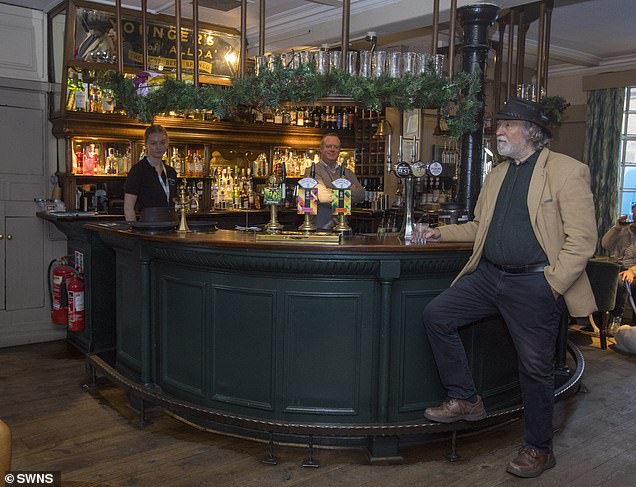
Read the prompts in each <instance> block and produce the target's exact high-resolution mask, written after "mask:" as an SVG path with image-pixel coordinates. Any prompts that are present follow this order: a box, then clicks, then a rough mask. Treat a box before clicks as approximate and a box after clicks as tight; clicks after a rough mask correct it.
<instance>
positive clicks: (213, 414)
mask: <svg viewBox="0 0 636 487" xmlns="http://www.w3.org/2000/svg"><path fill="white" fill-rule="evenodd" d="M87 228H89V229H90V230H93V231H96V232H98V234H99V236H100V237H101V239H102V240H103V241H104V242H105V243H106V245H108V246H111V247H112V248H113V249H114V250H115V255H116V265H115V268H116V289H115V293H116V300H115V301H116V336H117V346H116V356H115V357H114V358H112V359H110V361H109V360H105V359H103V357H101V356H99V355H95V354H91V355H89V361H90V362H91V363H92V364H93V365H96V366H97V368H98V369H99V368H101V369H103V370H104V371H106V372H107V373H108V375H110V376H111V378H113V379H115V380H116V381H118V382H119V383H120V384H121V385H123V386H124V387H126V388H127V389H128V390H129V391H130V392H131V395H132V397H137V398H141V399H142V400H143V401H144V402H150V403H155V404H159V405H161V406H162V407H164V408H166V409H168V410H170V411H172V412H173V413H175V414H176V415H177V416H178V417H180V418H183V419H185V420H186V421H187V422H191V423H195V424H197V425H199V426H202V427H204V428H209V429H213V430H216V431H225V432H231V433H234V434H240V435H244V436H247V437H252V438H265V439H266V438H274V439H275V440H280V441H287V442H299V443H307V442H308V438H310V437H311V439H310V441H311V442H313V443H314V444H332V445H341V446H344V445H359V446H366V447H368V448H369V450H370V451H371V454H372V455H376V456H387V455H389V456H393V455H396V454H397V450H396V448H397V445H398V443H399V442H400V441H401V442H402V444H404V443H408V442H412V441H420V440H421V439H422V438H423V437H425V436H427V435H428V434H429V433H434V432H439V431H442V430H444V429H448V428H449V427H448V425H437V424H432V423H429V422H427V421H426V420H424V419H423V415H422V414H423V411H424V409H425V408H427V407H429V406H431V405H435V404H437V403H439V402H440V401H441V400H442V399H443V398H444V397H445V392H444V389H443V388H442V386H441V384H440V382H439V378H438V374H437V369H436V366H435V362H434V359H433V356H432V353H431V350H430V347H429V344H428V341H427V337H426V333H425V331H424V328H423V326H422V323H421V315H422V311H423V309H424V307H425V306H426V304H427V303H428V302H429V301H430V300H431V299H432V298H433V297H435V296H436V295H437V294H439V293H440V292H441V291H443V290H444V289H446V288H447V287H448V286H449V285H450V283H451V281H452V280H453V278H454V277H455V276H456V275H457V273H458V272H459V270H460V269H461V268H462V266H463V265H464V263H465V262H466V260H467V259H468V256H469V255H470V248H471V246H470V244H450V243H436V244H429V245H426V246H405V245H402V244H401V243H400V242H399V241H398V240H397V238H395V237H386V238H384V239H381V240H380V239H376V238H367V237H363V236H356V237H352V238H350V239H346V240H343V241H342V242H341V243H340V244H339V245H320V244H311V243H293V244H289V243H281V242H263V241H257V240H256V238H255V236H254V234H253V233H242V232H237V231H230V230H217V231H215V232H212V233H187V234H179V233H178V232H167V233H161V234H154V235H153V234H144V233H140V232H133V231H130V230H129V229H128V226H127V225H126V224H124V223H113V222H110V223H102V224H100V223H95V224H90V225H88V226H87ZM462 339H463V341H464V343H465V346H466V350H467V353H468V357H469V361H470V363H471V366H472V370H473V371H474V377H475V382H476V385H477V387H478V390H479V393H480V394H481V395H482V396H483V398H484V400H485V402H486V407H487V408H488V410H489V411H492V412H493V414H492V421H493V422H495V421H500V420H501V419H502V417H504V416H505V414H507V413H510V412H511V411H513V412H514V411H516V412H517V413H518V411H519V408H518V404H519V403H520V395H519V389H518V382H517V368H516V354H515V352H514V348H513V346H512V342H511V340H510V337H509V335H508V332H507V330H506V327H505V325H504V324H503V322H502V321H501V319H500V318H498V317H493V318H491V319H487V320H484V322H482V323H480V324H479V326H468V327H466V328H465V329H463V330H462ZM142 404H143V402H142ZM484 424H488V420H486V422H485V423H481V425H482V426H483V425H484ZM454 427H457V426H454ZM466 427H469V425H466V424H464V425H463V426H461V428H466ZM470 427H472V425H470ZM398 439H399V440H398ZM387 445H388V447H387ZM378 452H379V453H378Z"/></svg>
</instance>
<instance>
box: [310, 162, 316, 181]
mask: <svg viewBox="0 0 636 487" xmlns="http://www.w3.org/2000/svg"><path fill="white" fill-rule="evenodd" d="M309 175H310V176H311V179H316V163H315V162H312V163H311V171H310V172H309Z"/></svg>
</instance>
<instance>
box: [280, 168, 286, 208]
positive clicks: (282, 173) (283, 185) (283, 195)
mask: <svg viewBox="0 0 636 487" xmlns="http://www.w3.org/2000/svg"><path fill="white" fill-rule="evenodd" d="M280 177H281V179H282V181H281V184H280V188H281V190H280V192H281V199H282V200H283V201H286V200H287V184H286V183H285V180H286V179H287V169H286V168H285V161H282V162H281V171H280Z"/></svg>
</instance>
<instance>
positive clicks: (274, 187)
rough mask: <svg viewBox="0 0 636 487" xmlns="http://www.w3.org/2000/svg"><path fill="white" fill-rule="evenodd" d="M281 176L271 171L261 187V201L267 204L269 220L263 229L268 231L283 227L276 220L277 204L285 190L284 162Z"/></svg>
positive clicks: (277, 230)
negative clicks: (265, 182) (264, 184)
mask: <svg viewBox="0 0 636 487" xmlns="http://www.w3.org/2000/svg"><path fill="white" fill-rule="evenodd" d="M281 169H282V172H281V175H282V176H283V177H282V178H279V177H278V176H277V175H276V174H275V173H272V174H271V175H270V176H269V179H268V180H267V185H266V186H265V188H264V189H263V203H264V204H266V205H269V222H268V223H267V225H265V230H266V231H267V232H269V233H274V232H279V231H280V230H282V229H283V225H281V224H280V223H279V221H278V205H280V203H281V201H284V200H283V195H284V192H285V179H284V176H285V164H284V163H283V167H282V168H281Z"/></svg>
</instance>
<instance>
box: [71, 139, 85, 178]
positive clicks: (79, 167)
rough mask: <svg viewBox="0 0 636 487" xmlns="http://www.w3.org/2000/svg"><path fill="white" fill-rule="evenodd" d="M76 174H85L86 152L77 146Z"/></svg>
mask: <svg viewBox="0 0 636 487" xmlns="http://www.w3.org/2000/svg"><path fill="white" fill-rule="evenodd" d="M74 162H75V168H74V171H73V172H74V173H75V174H84V152H83V151H82V146H81V145H79V144H77V145H76V146H75V161H74Z"/></svg>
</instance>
